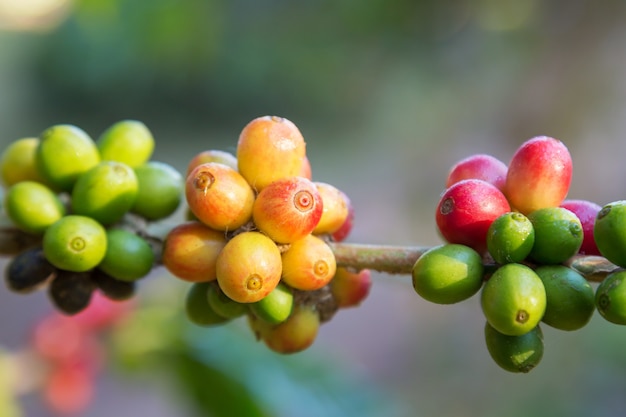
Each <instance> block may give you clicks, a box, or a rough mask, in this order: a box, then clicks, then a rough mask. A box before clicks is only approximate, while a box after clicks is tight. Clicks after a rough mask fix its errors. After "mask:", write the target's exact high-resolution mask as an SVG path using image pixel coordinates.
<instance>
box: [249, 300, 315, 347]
mask: <svg viewBox="0 0 626 417" xmlns="http://www.w3.org/2000/svg"><path fill="white" fill-rule="evenodd" d="M251 320H254V319H253V318H251ZM257 322H258V323H257V325H256V326H255V327H256V329H255V330H256V331H257V335H258V336H259V337H260V338H261V340H263V341H264V342H265V344H266V345H267V347H268V348H270V349H271V350H273V351H274V352H277V353H283V354H290V353H297V352H301V351H303V350H305V349H307V348H308V347H310V346H311V345H312V344H313V342H314V341H315V339H316V338H317V333H318V330H319V327H320V319H319V315H318V313H317V311H315V309H314V308H313V307H311V306H298V307H296V308H295V309H294V310H293V312H292V313H291V315H290V316H289V318H288V319H287V320H285V321H283V322H282V323H280V324H277V325H271V324H267V323H265V322H263V321H262V320H259V319H257Z"/></svg>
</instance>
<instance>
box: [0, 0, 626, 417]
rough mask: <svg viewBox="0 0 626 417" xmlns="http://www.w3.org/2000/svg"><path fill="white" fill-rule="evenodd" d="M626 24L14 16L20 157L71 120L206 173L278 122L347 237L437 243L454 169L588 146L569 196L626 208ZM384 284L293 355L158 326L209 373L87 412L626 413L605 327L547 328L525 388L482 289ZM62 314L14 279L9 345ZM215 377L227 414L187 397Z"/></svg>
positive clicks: (211, 386)
mask: <svg viewBox="0 0 626 417" xmlns="http://www.w3.org/2000/svg"><path fill="white" fill-rule="evenodd" d="M625 18H626V3H624V2H623V1H620V0H608V1H605V2H602V4H601V5H599V3H598V2H593V1H591V0H571V1H569V2H562V1H539V0H499V1H495V0H439V1H434V0H433V1H429V0H421V1H409V0H396V1H382V0H371V1H367V2H363V1H356V0H346V1H342V2H333V1H323V0H322V1H292V2H288V1H279V0H268V1H265V2H253V1H241V0H234V1H218V0H177V1H172V0H0V147H1V148H4V147H5V146H6V145H7V144H8V143H10V142H11V141H13V140H16V139H18V138H21V137H25V136H36V135H38V134H39V133H40V132H42V131H43V130H44V129H45V128H47V127H49V126H51V125H53V124H58V123H72V124H76V125H77V126H80V127H82V128H83V129H84V130H86V131H87V132H88V133H90V134H91V135H92V136H93V137H94V138H96V137H97V136H98V135H99V134H100V133H101V132H102V131H104V129H106V128H107V127H108V126H109V125H111V124H112V123H114V122H116V121H118V120H121V119H131V118H132V119H139V120H141V121H143V122H144V123H145V124H146V125H147V126H148V127H149V128H150V129H151V130H152V132H153V134H154V136H155V139H156V150H155V154H154V156H153V159H155V160H161V161H164V162H167V163H169V164H171V165H173V166H175V167H176V168H178V169H179V170H180V171H184V170H185V168H186V165H187V162H188V161H189V159H190V158H191V157H192V156H194V155H195V154H196V153H198V152H199V151H202V150H205V149H223V150H227V151H231V152H234V150H235V146H236V141H237V138H238V135H239V132H240V131H241V129H242V128H243V126H244V125H245V124H246V123H247V122H248V121H250V120H251V119H253V118H255V117H257V116H261V115H266V114H272V115H279V116H283V117H286V118H288V119H290V120H292V121H293V122H294V123H296V124H297V125H298V127H299V128H300V130H301V131H302V133H303V135H304V137H305V140H306V142H307V152H308V155H309V159H310V161H311V163H312V167H313V178H314V179H315V180H319V181H324V182H329V183H331V184H334V185H335V186H337V187H338V188H340V189H341V190H343V191H344V192H346V193H347V194H348V195H349V197H350V198H351V200H352V203H353V204H354V207H355V212H356V218H355V227H354V229H353V232H352V234H351V236H350V237H349V239H348V240H349V241H352V242H359V243H384V244H394V245H416V246H431V245H436V244H439V243H441V240H440V238H439V237H438V235H437V233H436V230H435V222H434V209H435V207H436V204H437V200H438V196H439V195H440V193H441V192H442V190H443V185H444V182H445V177H446V175H447V173H448V170H449V168H450V167H451V165H452V164H453V163H455V162H456V161H457V160H459V159H461V158H463V157H465V156H468V155H470V154H472V153H490V154H492V155H494V156H496V157H498V158H500V159H502V160H503V161H504V162H508V160H509V158H510V157H511V155H512V154H513V152H514V151H515V149H516V148H517V147H518V146H519V145H520V144H521V143H522V142H523V141H525V140H526V139H529V138H530V137H533V136H536V135H548V136H553V137H556V138H558V139H560V140H562V141H563V142H565V144H566V145H567V146H568V148H569V149H570V152H571V154H572V158H573V160H574V177H573V184H572V188H571V191H570V195H569V197H571V198H584V199H589V200H593V201H595V202H597V203H598V204H600V205H604V204H606V203H608V202H610V201H614V200H620V199H623V198H625V196H626V184H625V181H624V178H626V164H624V163H623V155H624V154H625V152H626V140H624V136H625V135H626V53H625V52H624V45H625V44H626V26H625V25H624V21H625V20H624V19H625ZM3 265H4V263H3ZM373 279H374V285H373V288H372V291H371V294H370V296H369V298H368V299H367V300H366V301H365V302H364V303H363V304H362V305H361V306H360V307H359V308H355V309H349V310H342V311H340V312H339V313H338V314H337V315H336V316H335V317H334V319H333V320H332V321H330V322H328V323H326V324H324V325H323V326H322V328H321V331H320V334H319V336H318V339H317V341H316V343H315V344H314V346H313V347H312V348H311V349H309V350H307V351H306V352H303V353H300V354H297V355H293V356H289V357H286V358H283V357H278V356H277V355H274V354H272V353H270V352H268V351H267V349H266V348H265V347H264V346H263V345H262V344H257V343H255V342H254V340H253V338H252V336H251V334H249V332H246V330H245V329H244V327H245V326H238V325H237V324H236V323H233V324H232V325H229V326H227V327H225V328H219V329H200V330H199V329H189V328H187V327H186V324H185V322H184V320H183V319H182V318H177V319H174V321H173V322H171V323H170V325H171V326H172V327H171V328H170V327H168V326H161V327H159V326H158V325H156V324H155V323H157V324H159V323H161V322H159V321H158V319H155V318H152V319H151V318H150V316H149V315H147V316H146V317H147V318H145V320H146V321H145V323H143V325H142V326H145V327H146V328H150V326H152V327H155V326H156V328H157V329H158V332H163V333H164V336H163V338H164V340H165V339H167V337H166V334H167V333H168V332H171V331H176V332H179V333H183V334H184V338H185V340H186V341H187V344H188V346H189V347H190V348H189V349H190V350H192V351H193V352H195V354H197V356H196V357H199V358H201V360H200V362H199V363H202V364H203V365H202V366H200V365H198V364H197V365H198V366H197V369H198V371H197V372H196V374H195V376H194V373H193V372H185V371H184V369H185V368H184V366H182V365H181V367H180V369H179V370H180V372H176V371H175V370H174V369H173V367H172V366H167V365H166V364H164V363H163V361H160V360H153V361H151V362H148V363H146V364H143V365H144V366H138V367H137V366H136V367H130V368H132V370H131V371H129V369H126V368H129V367H126V368H125V367H124V366H123V364H122V365H120V364H119V363H117V362H123V361H115V360H113V359H112V360H111V363H110V365H107V367H106V369H105V371H104V374H103V375H102V376H101V377H100V378H99V379H98V381H97V386H96V396H95V398H94V400H93V402H92V404H91V405H90V406H89V408H88V409H87V411H85V412H84V413H83V414H81V415H86V416H96V417H99V416H109V415H115V416H117V417H126V416H136V415H140V413H144V414H147V415H151V416H153V417H160V416H183V415H185V416H186V415H190V416H191V415H194V414H193V413H194V412H195V410H201V411H200V414H199V415H212V414H211V413H213V415H229V414H228V413H229V412H232V410H233V409H229V408H228V407H229V401H230V404H231V405H232V404H233V403H237V404H244V403H245V404H248V403H247V402H246V401H249V404H251V405H250V407H251V408H249V409H247V410H252V409H255V410H256V411H255V412H256V413H257V414H253V413H252V411H250V415H267V416H296V417H300V416H304V417H306V416H320V415H324V416H352V415H355V416H356V415H358V416H368V415H372V416H373V415H377V416H378V415H385V416H438V417H447V416H449V417H453V416H501V415H507V416H510V417H515V416H528V415H534V416H551V417H554V416H588V415H590V414H591V413H593V415H594V416H597V417H601V416H612V415H616V414H617V413H618V412H620V411H623V410H624V409H625V408H626V397H624V391H623V387H624V386H625V384H626V354H624V349H623V346H624V344H625V343H626V332H625V331H624V329H623V328H621V327H619V326H616V325H610V324H608V323H606V322H604V320H603V319H601V318H600V317H599V316H598V314H596V315H595V316H594V317H593V319H592V321H591V322H590V324H589V325H588V326H587V327H585V328H583V329H582V330H580V331H577V332H574V333H568V332H561V331H556V330H553V329H550V328H548V327H547V326H544V336H545V346H546V348H545V349H546V350H545V355H544V359H543V362H542V363H541V364H540V366H539V367H538V368H536V369H535V370H533V371H532V372H531V373H530V374H527V375H514V374H510V373H507V372H505V371H503V370H501V369H500V368H498V367H497V366H496V365H495V364H494V363H493V361H492V360H491V358H490V357H489V355H488V353H487V350H486V347H485V344H484V340H483V324H484V319H483V317H482V313H481V311H480V306H479V302H478V299H477V298H476V297H474V298H472V299H470V300H468V301H466V302H464V303H461V304H459V305H454V306H439V305H435V304H431V303H428V302H426V301H424V300H422V299H420V298H419V297H418V296H417V295H416V294H415V293H414V291H413V288H412V287H411V284H410V280H409V278H408V277H403V276H398V277H395V276H389V275H385V274H374V275H373ZM177 285H178V284H177V283H174V280H173V279H172V278H171V277H168V276H167V274H166V273H165V272H163V271H161V272H156V273H155V274H153V276H151V277H150V278H149V279H148V280H146V282H143V283H142V286H141V287H140V291H141V294H140V296H139V299H140V301H142V300H143V299H144V298H145V299H146V301H145V302H146V303H147V304H149V303H150V302H152V303H153V304H154V303H155V301H154V299H156V300H159V301H157V302H156V303H157V304H158V305H161V306H163V305H164V306H166V307H167V308H168V309H169V310H176V309H180V308H182V298H180V291H170V290H169V289H170V288H176V289H178V287H177ZM164 288H165V290H164ZM163 293H166V294H170V296H169V298H168V297H165V298H166V299H165V300H163V298H164V296H163ZM154 294H157V295H156V296H155V295H154ZM151 297H152V298H151ZM155 297H156V298H155ZM150 300H152V301H150ZM50 308H51V307H50V302H49V301H48V299H47V297H46V295H45V294H41V293H37V294H32V295H28V296H20V295H15V294H11V293H9V292H8V291H7V290H6V288H5V287H4V286H2V287H1V288H0V316H1V317H2V318H1V319H0V346H1V347H2V348H3V349H6V350H9V351H11V350H15V349H20V347H22V346H24V345H25V344H26V343H27V340H28V335H29V332H30V329H31V328H32V326H33V323H35V322H36V321H37V320H38V319H39V318H40V317H41V316H42V315H44V314H46V312H48V311H50ZM150 320H153V321H152V322H151V321H150ZM161 324H162V323H161ZM172 329H175V330H172ZM181 329H184V330H181ZM140 336H141V333H140V332H139V333H137V338H139V337H140ZM131 339H132V338H131ZM164 343H165V342H164ZM118 349H119V346H118ZM163 349H164V350H166V347H164V348H163ZM112 357H113V358H115V355H112ZM157 358H168V356H167V355H163V356H157ZM135 359H137V358H135ZM187 365H189V364H187ZM192 369H193V366H192ZM201 370H204V373H202V372H201ZM202 378H205V379H202ZM194 379H195V385H194V384H193V383H192V382H193V381H194ZM190 381H191V382H190ZM203 385H204V386H205V389H206V395H207V396H212V397H211V398H213V400H212V401H213V402H212V403H211V401H209V404H203V400H202V399H201V398H202V397H203V392H202V390H200V391H199V392H195V393H191V392H186V391H185V390H186V389H187V387H191V386H195V387H196V388H197V387H198V386H203ZM229 387H230V388H229ZM227 388H229V389H227ZM196 394H197V395H196ZM215 397H217V399H215ZM220 398H221V400H220ZM19 401H20V406H21V407H22V408H23V412H24V415H25V416H37V417H39V416H42V417H48V416H52V415H54V414H52V412H51V411H50V410H48V409H47V408H46V407H45V405H44V404H43V403H42V400H41V398H39V397H38V396H37V395H34V394H29V395H25V396H23V397H20V398H19ZM220 401H222V402H223V404H219V407H225V408H222V409H220V408H219V407H218V403H219V402H220ZM205 402H207V401H205ZM203 407H204V408H203ZM202 410H204V411H202ZM220 410H222V411H221V412H222V413H224V414H220ZM224 410H225V411H224ZM241 410H244V409H239V412H240V413H239V414H232V413H231V414H230V415H245V413H243V412H242V411H241ZM259 410H262V411H259ZM203 413H204V414H203Z"/></svg>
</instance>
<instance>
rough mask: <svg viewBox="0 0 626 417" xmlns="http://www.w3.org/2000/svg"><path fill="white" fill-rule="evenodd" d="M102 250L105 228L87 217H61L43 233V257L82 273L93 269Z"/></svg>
mask: <svg viewBox="0 0 626 417" xmlns="http://www.w3.org/2000/svg"><path fill="white" fill-rule="evenodd" d="M106 250H107V235H106V230H105V229H104V227H103V226H102V225H101V224H100V223H98V222H97V221H95V220H94V219H92V218H91V217H85V216H79V215H76V214H72V215H69V216H65V217H63V218H61V219H60V220H58V221H56V222H55V223H54V224H53V225H51V226H50V227H49V228H48V229H47V230H46V232H45V233H44V235H43V251H44V254H45V255H46V258H47V259H48V261H50V263H51V264H52V265H54V266H56V267H57V268H59V269H64V270H67V271H74V272H83V271H88V270H90V269H92V268H95V267H96V266H97V265H98V264H99V263H100V262H101V261H102V259H103V258H104V255H105V253H106Z"/></svg>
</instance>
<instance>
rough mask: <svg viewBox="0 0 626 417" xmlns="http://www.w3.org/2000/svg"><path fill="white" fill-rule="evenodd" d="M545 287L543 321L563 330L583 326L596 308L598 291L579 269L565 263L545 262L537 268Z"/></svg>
mask: <svg viewBox="0 0 626 417" xmlns="http://www.w3.org/2000/svg"><path fill="white" fill-rule="evenodd" d="M535 273H536V274H537V275H538V276H539V278H541V281H542V282H543V286H544V288H545V289H546V312H545V314H544V316H543V319H542V320H543V322H544V323H546V324H548V325H550V326H552V327H554V328H556V329H560V330H578V329H580V328H582V327H584V326H585V325H586V324H587V323H588V322H589V320H591V316H592V315H593V312H594V311H595V298H594V297H595V293H594V290H593V288H592V287H591V284H589V282H588V281H587V280H586V279H585V278H584V277H583V276H582V275H580V274H579V273H578V272H576V271H574V270H573V269H571V268H568V267H566V266H563V265H544V266H540V267H538V268H537V269H535Z"/></svg>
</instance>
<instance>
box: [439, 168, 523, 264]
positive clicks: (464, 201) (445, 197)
mask: <svg viewBox="0 0 626 417" xmlns="http://www.w3.org/2000/svg"><path fill="white" fill-rule="evenodd" d="M509 211H511V207H510V206H509V203H508V201H507V199H506V197H505V196H504V194H503V193H502V192H501V191H500V190H499V189H498V188H496V187H495V186H494V185H492V184H490V183H488V182H486V181H483V180H476V179H468V180H462V181H459V182H457V183H456V184H454V185H452V186H451V187H450V188H448V189H447V190H446V191H445V192H444V193H443V194H442V196H441V199H440V201H439V204H438V206H437V212H436V222H437V227H438V229H439V232H440V233H441V235H442V236H443V238H444V239H445V240H446V241H447V242H449V243H458V244H462V245H467V246H469V247H471V248H473V249H475V250H476V251H477V252H479V253H482V252H484V251H485V250H486V248H487V240H486V239H487V231H488V230H489V226H490V225H491V223H493V221H494V220H495V219H496V218H498V217H499V216H500V215H502V214H504V213H506V212H509Z"/></svg>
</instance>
